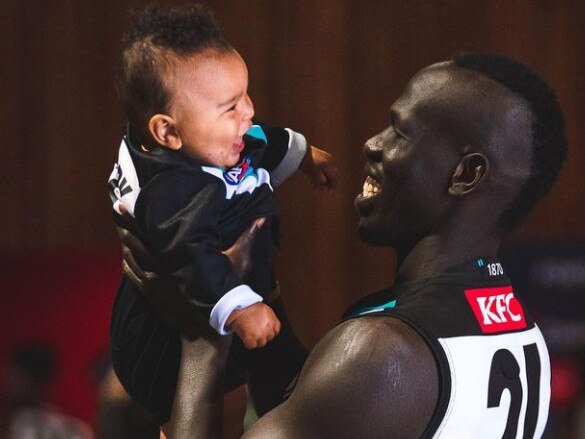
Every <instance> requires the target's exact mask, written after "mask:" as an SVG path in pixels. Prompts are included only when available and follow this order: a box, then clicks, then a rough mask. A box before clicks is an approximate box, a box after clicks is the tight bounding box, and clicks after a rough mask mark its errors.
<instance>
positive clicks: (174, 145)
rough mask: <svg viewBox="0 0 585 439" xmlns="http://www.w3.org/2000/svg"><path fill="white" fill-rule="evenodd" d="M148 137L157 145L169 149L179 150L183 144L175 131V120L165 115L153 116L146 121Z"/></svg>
mask: <svg viewBox="0 0 585 439" xmlns="http://www.w3.org/2000/svg"><path fill="white" fill-rule="evenodd" d="M148 130H149V131H150V135H151V136H152V138H153V139H154V140H155V141H156V143H158V144H159V145H162V146H166V147H167V148H169V149H173V150H175V151H176V150H178V149H181V146H183V143H182V142H181V137H180V136H179V133H178V131H177V127H176V124H175V119H173V118H172V117H171V116H169V115H167V114H155V115H154V116H152V117H151V118H150V120H149V121H148Z"/></svg>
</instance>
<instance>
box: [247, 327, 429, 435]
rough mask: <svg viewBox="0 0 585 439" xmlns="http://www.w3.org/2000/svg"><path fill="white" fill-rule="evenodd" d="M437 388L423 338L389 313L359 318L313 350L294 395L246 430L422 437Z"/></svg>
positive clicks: (299, 433)
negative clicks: (381, 315) (382, 315)
mask: <svg viewBox="0 0 585 439" xmlns="http://www.w3.org/2000/svg"><path fill="white" fill-rule="evenodd" d="M438 394H439V378H438V370H437V366H436V363H435V360H434V358H433V355H432V353H431V351H430V350H429V348H428V346H427V345H426V343H425V342H424V340H423V339H422V338H421V337H420V336H419V335H418V333H416V332H415V331H414V329H412V328H411V327H409V326H408V325H407V324H405V323H404V322H402V321H400V320H397V319H394V318H388V317H371V318H360V319H354V320H350V321H347V322H344V323H342V324H341V325H339V326H337V327H336V328H334V329H333V330H332V331H330V332H329V333H328V334H327V335H326V336H325V338H324V339H323V340H322V341H321V342H320V343H319V344H318V345H317V346H316V347H315V348H314V350H313V351H312V352H311V354H310V356H309V358H308V359H307V362H306V364H305V367H304V368H303V371H302V373H301V376H300V377H299V381H298V383H297V385H296V387H295V390H294V391H293V393H292V395H291V397H290V398H289V399H288V400H287V401H286V402H285V403H283V404H281V405H280V406H278V407H277V408H276V409H274V410H273V411H271V412H269V413H267V414H266V415H265V416H263V417H262V418H260V419H259V420H258V421H257V422H256V423H255V424H254V425H253V426H252V428H251V429H250V430H249V431H247V432H246V434H245V435H244V437H245V438H270V439H277V438H283V439H284V438H287V439H291V438H293V439H294V438H304V439H310V438H324V437H332V438H333V437H343V438H389V437H391V438H404V439H408V438H412V439H414V438H420V436H421V435H422V433H423V432H424V430H425V428H426V426H427V425H428V423H429V422H430V420H431V418H432V415H433V413H434V410H435V406H436V404H437V400H438Z"/></svg>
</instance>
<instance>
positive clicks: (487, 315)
mask: <svg viewBox="0 0 585 439" xmlns="http://www.w3.org/2000/svg"><path fill="white" fill-rule="evenodd" d="M465 297H466V298H467V302H469V306H471V309H472V310H473V313H474V314H475V317H476V318H477V322H478V323H479V326H480V327H481V331H482V332H483V333H484V334H486V333H494V332H503V331H512V330H516V329H523V328H526V320H525V318H524V310H523V309H522V305H520V302H518V299H516V297H515V296H514V292H513V291H512V286H511V285H507V286H504V287H494V288H477V289H473V290H465Z"/></svg>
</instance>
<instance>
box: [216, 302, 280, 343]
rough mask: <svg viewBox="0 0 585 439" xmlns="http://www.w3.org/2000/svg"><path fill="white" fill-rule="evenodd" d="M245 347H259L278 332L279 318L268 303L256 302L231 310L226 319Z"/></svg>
mask: <svg viewBox="0 0 585 439" xmlns="http://www.w3.org/2000/svg"><path fill="white" fill-rule="evenodd" d="M227 326H228V327H230V328H231V329H232V330H233V331H234V332H235V333H236V334H237V335H238V337H240V339H241V340H242V342H244V346H245V347H246V348H247V349H255V348H261V347H262V346H265V345H266V343H268V342H269V341H270V340H272V339H273V338H274V337H276V336H277V335H278V333H279V332H280V320H278V318H277V317H276V315H275V314H274V311H272V308H270V307H269V306H268V305H266V304H264V303H262V302H258V303H255V304H253V305H250V306H248V307H247V308H242V309H237V310H235V311H234V312H232V313H231V314H230V316H229V318H228V320H227Z"/></svg>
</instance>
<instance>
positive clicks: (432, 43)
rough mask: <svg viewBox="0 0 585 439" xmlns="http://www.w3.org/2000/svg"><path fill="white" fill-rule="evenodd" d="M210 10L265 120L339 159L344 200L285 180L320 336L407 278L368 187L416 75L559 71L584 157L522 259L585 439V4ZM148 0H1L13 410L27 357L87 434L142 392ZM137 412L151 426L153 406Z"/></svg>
mask: <svg viewBox="0 0 585 439" xmlns="http://www.w3.org/2000/svg"><path fill="white" fill-rule="evenodd" d="M161 3H172V2H171V1H162V2H161ZM204 3H208V4H209V5H211V6H212V8H213V9H214V10H215V12H216V15H217V17H218V19H219V21H220V22H221V23H222V26H223V28H224V32H225V35H226V37H227V39H228V40H229V41H230V42H231V43H232V44H233V45H234V46H235V47H236V49H237V50H239V51H240V53H241V54H242V56H243V57H244V59H245V60H246V62H247V64H248V69H249V72H250V95H251V97H252V99H253V101H254V104H255V108H256V115H257V116H258V117H260V118H261V119H263V120H266V121H269V122H270V123H272V124H275V125H281V126H288V127H291V128H294V129H295V130H298V131H300V132H302V133H304V134H305V135H306V136H307V138H308V139H309V140H310V142H311V143H312V144H313V145H317V146H319V147H322V148H324V149H326V150H328V151H329V152H331V153H332V154H334V155H335V156H336V158H337V161H338V165H339V168H340V171H341V176H342V178H341V185H340V187H339V188H338V189H337V191H336V192H335V193H331V194H321V193H311V188H310V186H309V184H308V182H307V181H306V180H304V179H303V177H301V176H295V177H293V178H292V179H290V180H289V181H287V182H286V183H285V184H284V185H283V186H282V187H280V188H279V189H278V191H277V197H278V200H279V202H280V205H281V209H282V233H283V238H282V240H281V245H282V250H281V251H280V253H279V254H278V260H277V274H278V277H279V279H280V281H281V284H282V286H283V292H284V295H285V296H284V297H285V301H286V304H287V306H288V309H289V312H290V316H291V320H292V322H293V325H294V326H295V328H296V329H297V332H298V334H299V335H300V337H301V338H302V339H303V341H304V342H305V343H306V344H307V345H309V346H312V345H313V344H314V343H315V342H316V341H317V340H318V339H319V338H320V337H321V336H322V335H323V334H324V332H325V331H327V330H328V329H329V328H331V327H332V326H333V325H335V324H336V323H337V322H338V320H339V316H340V315H341V313H342V311H343V310H344V308H345V307H346V306H347V305H348V304H350V303H352V302H353V301H354V300H356V299H357V298H359V297H361V296H363V295H364V294H366V293H368V292H371V291H373V290H375V289H379V288H382V287H384V286H387V285H388V284H389V283H390V282H391V281H392V278H393V274H392V273H393V270H394V256H393V253H392V252H391V251H390V250H387V249H377V248H371V247H367V246H365V245H364V244H362V243H360V242H359V240H358V238H357V235H356V233H355V229H356V224H357V215H356V213H355V211H354V208H353V199H354V197H355V195H356V194H357V193H358V192H361V187H362V183H363V180H364V178H365V173H364V170H363V163H364V160H363V157H362V152H361V147H362V145H363V143H364V141H365V140H366V139H367V138H369V137H371V136H372V135H373V134H375V133H377V132H379V131H380V130H382V129H383V128H384V127H385V125H386V124H387V120H388V108H389V105H390V103H391V102H392V101H393V100H394V99H395V98H396V97H397V96H398V95H399V93H400V91H401V90H402V88H403V87H404V86H405V85H406V83H407V82H408V80H409V78H410V77H411V76H412V75H413V74H414V73H415V72H416V71H418V70H420V69H421V68H423V67H425V66H427V65H429V64H431V63H434V62H437V61H441V60H444V59H446V58H449V57H450V56H452V55H454V54H456V53H458V52H462V51H489V52H500V53H503V54H506V55H509V56H512V57H514V58H517V59H519V60H520V61H522V62H524V63H526V64H528V65H529V66H532V67H533V68H534V69H535V70H537V71H538V72H540V73H541V74H542V75H543V76H544V77H545V78H546V79H547V80H548V81H549V83H550V84H551V85H552V86H553V88H555V89H556V91H557V94H558V98H559V100H560V102H561V105H562V107H563V108H564V110H565V115H566V126H567V135H568V139H569V147H570V151H569V159H568V161H567V163H566V166H565V168H564V170H563V173H562V175H561V177H560V180H559V182H558V184H557V185H556V187H555V189H554V190H553V191H552V193H551V194H550V195H549V196H548V197H547V198H546V199H544V200H543V201H542V202H541V203H540V204H539V206H538V208H537V209H536V211H535V212H534V213H533V214H532V215H531V217H530V218H529V220H528V221H527V222H526V223H525V225H524V226H523V227H522V228H521V229H520V230H519V231H518V233H516V234H515V235H514V236H513V237H511V238H510V240H509V241H508V242H507V243H506V245H505V248H504V249H503V257H504V260H505V261H507V262H508V267H509V271H510V273H511V274H512V275H513V276H515V279H516V282H517V286H516V288H517V290H518V294H519V295H520V296H522V297H523V298H524V299H525V301H526V302H527V303H528V305H529V306H530V307H531V308H533V312H534V313H535V314H537V315H538V316H539V320H540V322H541V326H542V327H543V330H544V332H545V336H546V337H547V339H548V341H549V344H550V347H551V351H552V353H553V369H554V378H553V408H552V416H551V420H550V422H549V427H548V431H547V435H548V437H550V438H560V439H572V438H585V426H584V424H585V403H584V401H583V393H582V379H583V357H584V355H583V353H584V352H585V350H584V349H585V323H584V322H585V319H584V313H585V312H584V311H583V309H584V308H583V305H584V302H585V301H584V299H583V293H584V290H585V251H584V250H585V247H584V243H585V202H584V201H583V200H584V199H585V184H584V178H583V169H584V168H585V148H583V144H584V142H585V124H583V123H582V119H581V117H582V116H579V115H580V114H582V113H581V112H582V111H583V109H582V106H583V105H584V104H585V81H584V80H583V72H584V71H585V28H584V27H583V23H584V22H585V2H581V1H577V0H575V1H569V0H566V1H561V0H469V1H460V0H434V1H432V0H428V1H423V0H411V1H395V0H384V1H382V0H365V1H358V0H353V1H352V0H319V1H314V0H246V1H245V0H208V1H205V2H204ZM143 4H144V2H143V1H138V0H101V1H81V0H76V1H75V0H44V1H41V0H4V2H3V6H2V8H1V12H0V19H1V22H0V25H1V27H0V29H1V31H0V32H1V33H2V38H0V48H1V52H0V53H1V54H2V58H3V59H4V61H2V62H1V64H0V72H1V76H0V77H1V78H2V84H1V86H0V102H1V105H0V114H1V118H0V124H1V125H0V127H1V130H0V132H1V133H2V137H3V143H4V146H3V147H2V154H0V170H1V176H0V178H1V179H2V184H1V185H0V199H1V200H2V201H3V203H4V208H3V209H2V211H3V212H2V214H1V215H0V230H2V233H0V275H1V280H2V287H1V289H0V294H1V304H2V306H1V307H0V395H3V396H4V398H3V402H2V407H3V408H4V409H5V408H6V406H7V405H8V402H6V400H7V399H8V395H10V394H11V393H10V392H9V391H8V390H9V389H10V388H11V384H13V383H14V382H15V378H14V374H13V370H14V364H19V365H20V366H22V365H23V364H25V365H26V364H28V365H29V366H30V367H29V368H28V369H27V370H28V374H29V375H28V376H29V377H31V376H36V377H37V378H35V380H36V381H35V380H33V381H35V382H36V383H37V384H42V387H43V390H42V395H43V398H46V400H47V402H48V403H50V404H51V405H52V406H54V407H55V408H56V409H57V410H58V411H59V413H61V414H62V416H63V417H64V418H63V419H65V420H67V419H69V418H67V417H71V418H75V419H76V420H78V421H80V422H81V423H82V425H81V426H80V427H79V429H78V430H79V431H82V430H83V429H86V430H83V431H90V430H91V431H93V432H94V434H95V432H97V434H98V435H101V436H102V437H114V433H113V432H110V433H107V434H106V433H104V432H103V428H102V427H100V422H99V420H100V419H102V418H103V417H104V416H106V418H108V419H110V420H112V419H114V417H115V416H114V415H112V414H110V415H104V413H106V412H107V409H105V408H104V404H103V400H104V399H108V398H109V399H108V400H111V399H112V398H114V399H115V398H119V401H124V397H123V395H122V394H123V392H121V391H120V389H116V387H115V384H114V385H112V383H110V381H109V379H110V377H109V375H108V324H109V315H110V308H111V305H112V301H113V297H114V295H115V290H116V286H117V284H118V281H119V278H120V257H121V255H120V250H119V246H118V243H117V240H116V234H115V230H114V227H113V223H112V220H111V215H110V206H109V200H108V196H107V192H106V181H107V178H108V176H109V173H110V172H111V169H112V166H113V162H114V160H115V158H116V155H117V148H118V145H119V142H120V138H121V134H122V133H123V130H124V124H125V120H124V116H123V114H122V110H121V105H120V104H119V102H118V100H117V96H116V93H115V90H114V85H113V83H114V74H115V64H116V59H117V53H118V52H117V51H118V48H119V44H120V43H119V42H120V39H121V36H122V33H123V32H124V29H125V27H126V25H127V22H128V16H129V14H128V13H129V11H130V10H131V9H132V8H135V7H141V6H142V5H143ZM29 348H30V349H32V352H33V353H34V352H36V354H34V355H32V357H31V356H30V354H29V356H28V357H26V355H25V357H26V358H29V360H30V358H32V359H33V360H30V361H28V363H27V361H24V363H23V361H20V360H19V361H16V360H15V359H17V358H21V357H22V355H23V354H22V351H23V350H24V351H25V352H30V349H29ZM27 349H28V350H27ZM47 351H50V354H48V353H47ZM39 352H41V354H39ZM42 352H45V354H46V355H45V357H43V358H50V359H51V361H49V363H50V364H54V367H53V368H52V369H50V370H51V372H50V373H45V374H44V375H43V374H41V376H42V377H44V378H43V379H39V378H38V376H39V375H38V374H39V372H38V371H36V372H35V371H33V369H35V366H38V365H39V364H41V363H42V361H41V360H34V359H35V358H38V357H35V355H42ZM19 355H20V357H19ZM21 359H22V358H21ZM47 361H48V360H47ZM25 369H26V367H25ZM35 374H36V375H35ZM104 389H106V390H104ZM39 395H40V394H39ZM104 395H107V396H104ZM112 395H114V396H112ZM38 398H40V396H39V397H38ZM38 398H37V399H38ZM236 412H237V410H236ZM4 413H6V410H4ZM238 413H239V412H238ZM126 416H127V418H126V419H132V420H134V421H136V422H137V423H140V422H142V423H145V422H146V421H144V419H143V418H142V417H141V416H142V415H141V414H139V413H138V414H137V413H136V412H134V411H132V412H131V413H130V414H127V415H126ZM63 422H65V421H63ZM112 422H113V421H112ZM129 422H130V421H128V422H127V423H129ZM132 422H133V421H132ZM122 424H124V422H122ZM80 434H81V433H80ZM90 434H91V433H90ZM132 434H133V433H132ZM77 437H83V436H77ZM119 437H131V433H130V432H128V431H126V432H125V433H120V436H119ZM137 437H146V436H140V435H139V436H137Z"/></svg>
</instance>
